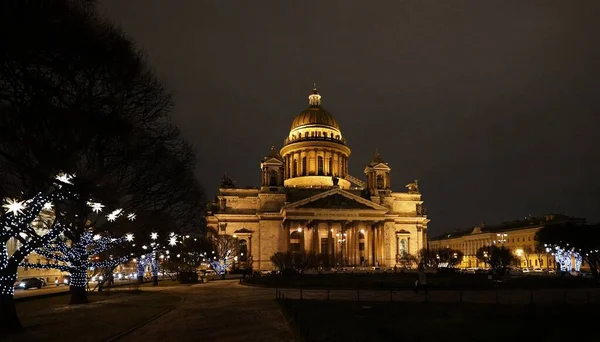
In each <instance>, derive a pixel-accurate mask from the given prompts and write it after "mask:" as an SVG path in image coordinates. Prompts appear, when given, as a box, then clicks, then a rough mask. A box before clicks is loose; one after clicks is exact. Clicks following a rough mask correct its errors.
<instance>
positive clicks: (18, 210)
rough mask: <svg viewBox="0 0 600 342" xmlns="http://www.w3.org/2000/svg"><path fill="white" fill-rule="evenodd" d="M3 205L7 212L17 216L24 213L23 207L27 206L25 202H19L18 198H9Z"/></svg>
mask: <svg viewBox="0 0 600 342" xmlns="http://www.w3.org/2000/svg"><path fill="white" fill-rule="evenodd" d="M2 207H4V208H6V211H7V212H9V213H12V214H13V215H15V216H17V215H19V214H22V213H23V209H25V208H26V205H25V202H22V201H21V202H19V201H17V200H16V199H12V198H7V199H6V203H5V204H4V205H2Z"/></svg>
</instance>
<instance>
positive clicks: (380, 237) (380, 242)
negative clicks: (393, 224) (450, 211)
mask: <svg viewBox="0 0 600 342" xmlns="http://www.w3.org/2000/svg"><path fill="white" fill-rule="evenodd" d="M383 227H384V224H383V223H382V224H380V225H379V227H377V229H378V230H379V235H378V236H377V238H378V239H377V244H378V246H377V247H378V250H377V253H379V259H378V260H377V261H379V266H383V258H384V256H385V255H384V253H383Z"/></svg>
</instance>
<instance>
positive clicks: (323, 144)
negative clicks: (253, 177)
mask: <svg viewBox="0 0 600 342" xmlns="http://www.w3.org/2000/svg"><path fill="white" fill-rule="evenodd" d="M350 154H351V151H350V148H349V147H348V146H347V144H346V140H345V138H344V136H343V135H342V131H341V129H340V126H339V125H338V123H337V121H336V120H335V119H334V118H333V116H332V115H331V114H330V113H329V112H327V111H326V110H325V109H323V107H322V106H321V95H320V94H319V92H318V91H317V90H316V89H313V90H312V92H311V93H310V95H309V107H308V108H307V109H306V110H304V111H302V112H301V113H300V114H298V115H297V116H296V117H295V118H294V120H293V122H292V126H291V129H290V132H289V134H288V135H287V137H286V138H285V141H284V144H283V147H282V148H281V150H280V151H276V150H275V149H274V148H271V151H270V153H269V154H268V155H267V156H266V157H264V158H263V160H262V162H261V163H260V170H261V173H260V175H261V186H260V188H253V189H242V188H237V187H235V184H234V183H233V181H231V179H229V178H228V177H224V178H223V179H222V181H221V187H220V189H219V194H218V195H217V197H216V202H215V204H214V206H213V210H212V211H211V212H209V214H208V218H207V221H208V226H209V227H210V228H213V229H214V230H215V231H217V232H219V234H229V235H233V236H235V237H236V238H237V239H238V241H239V247H240V248H239V251H238V258H239V261H240V262H241V265H242V266H246V267H252V268H253V269H255V270H259V269H261V270H263V269H264V270H269V269H272V268H273V265H272V263H271V261H270V257H271V256H272V255H273V254H275V253H277V252H285V251H306V252H314V253H317V254H323V255H327V256H329V258H330V260H331V261H332V264H338V265H348V266H382V267H393V266H394V265H395V264H396V263H397V260H398V257H399V256H400V255H401V254H402V253H410V254H416V253H417V251H418V250H420V249H421V248H423V246H425V245H426V243H427V223H428V222H429V219H428V218H427V215H426V213H425V208H424V206H423V200H422V198H421V193H420V192H419V187H418V183H417V181H415V182H413V183H410V184H408V185H407V186H406V187H407V189H408V191H407V192H393V191H392V190H391V176H390V175H391V168H390V166H389V165H388V164H387V163H386V162H385V161H384V160H383V159H382V157H381V156H380V155H379V154H378V153H377V154H375V156H374V158H373V160H371V162H370V163H368V164H367V165H366V166H365V169H364V173H365V176H366V182H363V181H361V180H359V179H357V178H355V177H352V176H351V175H349V174H348V162H349V157H350Z"/></svg>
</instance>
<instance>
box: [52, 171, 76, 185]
mask: <svg viewBox="0 0 600 342" xmlns="http://www.w3.org/2000/svg"><path fill="white" fill-rule="evenodd" d="M55 178H56V180H58V181H60V182H62V183H67V184H73V182H71V179H73V178H75V175H68V174H66V173H59V174H58V175H57V176H56V177H55Z"/></svg>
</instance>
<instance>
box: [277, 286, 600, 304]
mask: <svg viewBox="0 0 600 342" xmlns="http://www.w3.org/2000/svg"><path fill="white" fill-rule="evenodd" d="M275 298H276V299H284V298H286V299H299V300H304V299H310V300H345V301H348V300H352V301H373V302H413V303H418V302H435V303H462V302H464V303H481V304H592V303H594V304H597V303H600V289H568V290H556V289H549V290H502V289H497V290H433V291H432V290H429V291H424V290H419V291H418V292H415V291H412V290H396V291H394V290H390V291H385V290H361V289H357V290H337V289H336V290H331V289H318V290H316V289H309V290H307V289H276V290H275Z"/></svg>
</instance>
